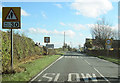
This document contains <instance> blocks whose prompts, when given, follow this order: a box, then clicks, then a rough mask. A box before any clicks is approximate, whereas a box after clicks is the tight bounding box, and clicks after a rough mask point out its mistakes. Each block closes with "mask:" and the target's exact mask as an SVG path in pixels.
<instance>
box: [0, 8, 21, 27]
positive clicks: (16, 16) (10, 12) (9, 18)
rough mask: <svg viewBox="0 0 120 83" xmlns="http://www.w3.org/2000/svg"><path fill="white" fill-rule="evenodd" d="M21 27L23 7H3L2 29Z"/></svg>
mask: <svg viewBox="0 0 120 83" xmlns="http://www.w3.org/2000/svg"><path fill="white" fill-rule="evenodd" d="M20 28H21V8H20V7H3V8H2V29H20Z"/></svg>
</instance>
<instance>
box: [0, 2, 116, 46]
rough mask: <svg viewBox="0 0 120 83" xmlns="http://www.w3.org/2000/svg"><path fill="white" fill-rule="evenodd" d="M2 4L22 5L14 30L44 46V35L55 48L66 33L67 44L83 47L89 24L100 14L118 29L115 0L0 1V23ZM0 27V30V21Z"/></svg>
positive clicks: (0, 20) (93, 22) (8, 5)
mask: <svg viewBox="0 0 120 83" xmlns="http://www.w3.org/2000/svg"><path fill="white" fill-rule="evenodd" d="M16 1H18V0H16ZM32 1H34V2H32ZM47 1H49V2H47ZM2 7H21V9H22V10H21V12H22V13H21V15H22V17H21V18H22V19H21V22H22V27H21V30H16V31H20V32H24V33H25V34H26V36H28V37H30V38H32V39H33V40H34V41H35V42H40V43H41V45H44V41H43V40H44V39H43V38H44V37H45V36H49V37H51V43H52V44H55V47H61V46H62V45H63V41H64V40H63V39H64V32H65V33H66V43H67V44H70V45H71V46H73V47H78V45H79V44H81V45H82V46H83V44H84V43H85V38H91V33H90V26H92V25H93V24H95V23H96V21H97V20H101V18H102V17H105V18H106V19H107V20H108V21H109V22H110V23H112V29H113V30H117V28H118V27H117V26H118V0H72V1H69V0H68V2H67V1H64V0H62V1H60V0H57V1H52V2H51V0H46V2H45V1H44V2H43V0H29V2H28V1H27V0H21V1H20V2H19V1H18V2H15V0H4V2H3V0H2V1H1V2H0V22H2V9H1V8H2ZM0 27H1V28H0V30H2V24H0ZM4 31H5V30H4ZM70 42H71V43H70Z"/></svg>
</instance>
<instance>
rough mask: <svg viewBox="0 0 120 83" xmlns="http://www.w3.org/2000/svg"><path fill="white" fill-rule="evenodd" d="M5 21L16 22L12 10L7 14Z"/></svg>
mask: <svg viewBox="0 0 120 83" xmlns="http://www.w3.org/2000/svg"><path fill="white" fill-rule="evenodd" d="M5 20H17V17H16V15H15V13H14V11H13V10H12V9H11V10H10V11H9V12H8V14H7V16H6V18H5Z"/></svg>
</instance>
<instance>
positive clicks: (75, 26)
mask: <svg viewBox="0 0 120 83" xmlns="http://www.w3.org/2000/svg"><path fill="white" fill-rule="evenodd" d="M68 25H69V26H71V27H73V28H74V29H75V30H81V29H85V28H86V27H85V26H84V25H82V24H68Z"/></svg>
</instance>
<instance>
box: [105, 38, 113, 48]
mask: <svg viewBox="0 0 120 83" xmlns="http://www.w3.org/2000/svg"><path fill="white" fill-rule="evenodd" d="M105 45H106V48H107V49H108V50H109V49H110V48H111V45H112V39H106V43H105Z"/></svg>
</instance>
